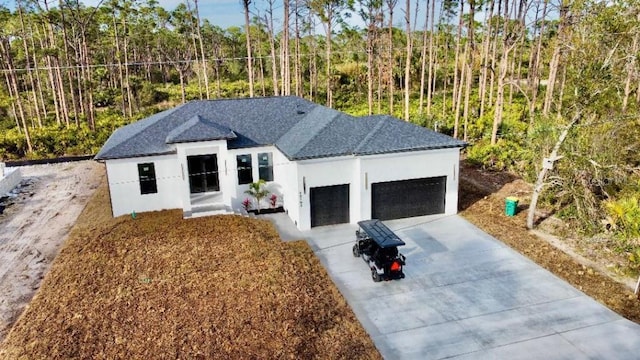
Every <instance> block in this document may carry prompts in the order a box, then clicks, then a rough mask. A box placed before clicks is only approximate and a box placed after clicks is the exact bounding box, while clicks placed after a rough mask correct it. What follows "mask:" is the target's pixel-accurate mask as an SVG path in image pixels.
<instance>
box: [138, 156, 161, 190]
mask: <svg viewBox="0 0 640 360" xmlns="http://www.w3.org/2000/svg"><path fill="white" fill-rule="evenodd" d="M138 178H139V179H140V194H141V195H144V194H155V193H157V192H158V184H157V183H156V168H155V166H154V165H153V163H144V164H138Z"/></svg>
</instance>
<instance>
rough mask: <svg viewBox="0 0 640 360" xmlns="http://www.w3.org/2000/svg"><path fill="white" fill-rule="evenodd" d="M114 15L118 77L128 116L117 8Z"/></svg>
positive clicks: (122, 103)
mask: <svg viewBox="0 0 640 360" xmlns="http://www.w3.org/2000/svg"><path fill="white" fill-rule="evenodd" d="M112 16H113V41H114V43H115V45H116V61H117V62H118V77H119V80H120V81H119V85H120V96H121V97H122V101H120V104H121V107H122V116H124V117H126V116H127V94H126V92H125V89H124V68H123V66H122V58H121V51H120V36H118V22H117V21H116V14H115V9H114V12H113V14H112Z"/></svg>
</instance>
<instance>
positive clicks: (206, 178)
mask: <svg viewBox="0 0 640 360" xmlns="http://www.w3.org/2000/svg"><path fill="white" fill-rule="evenodd" d="M187 166H188V168H189V169H188V170H189V187H190V190H191V193H192V194H197V193H203V192H211V191H220V182H219V181H218V157H217V156H216V155H215V154H211V155H195V156H187Z"/></svg>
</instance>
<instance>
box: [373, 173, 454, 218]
mask: <svg viewBox="0 0 640 360" xmlns="http://www.w3.org/2000/svg"><path fill="white" fill-rule="evenodd" d="M446 184H447V177H446V176H440V177H432V178H421V179H411V180H402V181H389V182H380V183H373V184H371V218H373V219H380V220H389V219H401V218H406V217H413V216H422V215H432V214H442V213H444V196H445V193H446V191H447V189H446Z"/></svg>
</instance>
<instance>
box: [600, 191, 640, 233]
mask: <svg viewBox="0 0 640 360" xmlns="http://www.w3.org/2000/svg"><path fill="white" fill-rule="evenodd" d="M604 207H605V209H606V210H607V214H608V215H609V216H610V217H611V220H612V221H613V224H614V225H615V231H616V234H618V235H619V236H620V237H622V238H623V239H625V240H633V239H635V240H639V239H640V205H639V204H638V197H637V196H632V197H627V198H622V199H619V200H609V201H606V202H605V203H604Z"/></svg>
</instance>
